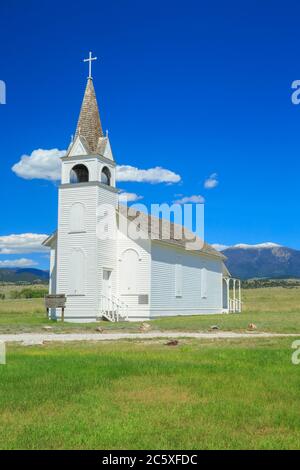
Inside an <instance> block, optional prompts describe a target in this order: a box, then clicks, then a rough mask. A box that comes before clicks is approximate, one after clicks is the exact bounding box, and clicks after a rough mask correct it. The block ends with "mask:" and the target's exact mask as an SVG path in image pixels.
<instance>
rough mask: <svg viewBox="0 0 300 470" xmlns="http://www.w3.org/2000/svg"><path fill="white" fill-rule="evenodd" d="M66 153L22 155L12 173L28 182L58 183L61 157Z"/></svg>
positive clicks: (53, 152)
mask: <svg viewBox="0 0 300 470" xmlns="http://www.w3.org/2000/svg"><path fill="white" fill-rule="evenodd" d="M65 153H66V151H65V150H58V149H50V150H44V149H37V150H34V151H33V152H32V153H31V155H22V156H21V159H20V161H19V162H18V163H16V164H15V165H14V166H13V167H12V171H13V172H15V173H16V175H18V176H19V177H20V178H24V179H27V180H32V179H44V180H50V181H57V180H59V179H60V174H61V161H60V157H63V156H64V155H65Z"/></svg>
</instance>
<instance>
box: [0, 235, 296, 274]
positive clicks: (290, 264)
mask: <svg viewBox="0 0 300 470" xmlns="http://www.w3.org/2000/svg"><path fill="white" fill-rule="evenodd" d="M215 247H216V248H218V249H219V250H220V251H222V253H223V254H224V255H225V256H226V258H227V259H226V261H225V264H226V266H227V268H228V270H229V272H230V274H231V276H232V277H237V278H240V279H253V278H271V279H282V278H300V251H299V250H295V249H292V248H287V247H284V246H281V245H278V244H276V243H271V242H267V243H261V244H258V245H246V244H239V245H234V246H229V247H223V246H220V245H215ZM48 280H49V272H48V271H43V270H41V269H35V268H0V282H12V283H18V282H28V283H39V282H41V283H45V282H47V281H48Z"/></svg>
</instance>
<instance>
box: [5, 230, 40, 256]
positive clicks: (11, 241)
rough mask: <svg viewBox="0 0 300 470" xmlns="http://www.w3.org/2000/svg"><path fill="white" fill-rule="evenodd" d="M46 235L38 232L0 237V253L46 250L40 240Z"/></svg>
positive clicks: (10, 253) (9, 253)
mask: <svg viewBox="0 0 300 470" xmlns="http://www.w3.org/2000/svg"><path fill="white" fill-rule="evenodd" d="M47 237H48V235H45V234H39V233H22V234H19V235H15V234H12V235H5V236H2V237H0V254H2V255H12V254H20V253H39V252H42V251H46V250H48V248H46V247H44V246H42V242H43V241H44V240H45V239H46V238H47Z"/></svg>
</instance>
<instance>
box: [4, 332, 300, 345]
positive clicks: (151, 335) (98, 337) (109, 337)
mask: <svg viewBox="0 0 300 470" xmlns="http://www.w3.org/2000/svg"><path fill="white" fill-rule="evenodd" d="M299 336H300V334H284V333H282V334H281V333H255V332H249V333H234V332H231V331H218V332H215V331H214V332H211V333H185V332H173V331H164V332H160V331H151V332H148V333H61V334H57V333H16V334H1V335H0V341H1V342H5V343H12V342H14V343H22V344H23V345H24V346H29V345H34V344H43V343H44V342H67V341H116V340H122V339H123V340H124V339H125V340H127V339H137V340H147V339H159V338H170V339H171V338H174V339H175V338H195V339H232V338H233V339H234V338H236V339H239V338H281V337H283V338H284V337H299Z"/></svg>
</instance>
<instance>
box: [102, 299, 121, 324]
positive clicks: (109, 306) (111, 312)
mask: <svg viewBox="0 0 300 470" xmlns="http://www.w3.org/2000/svg"><path fill="white" fill-rule="evenodd" d="M100 316H101V317H104V318H106V319H107V320H109V321H111V322H116V321H127V320H128V305H126V304H125V302H123V301H122V300H120V299H119V298H118V297H116V296H114V295H112V296H111V297H107V296H106V295H103V294H101V296H100Z"/></svg>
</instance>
